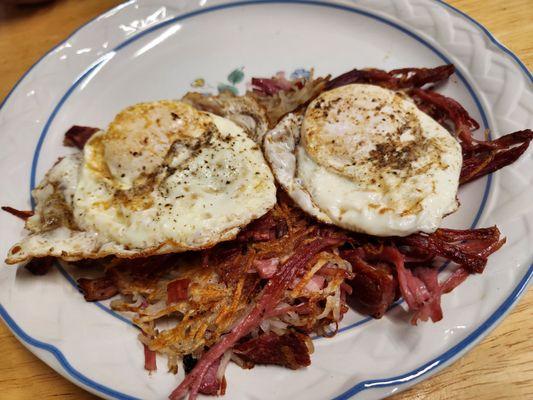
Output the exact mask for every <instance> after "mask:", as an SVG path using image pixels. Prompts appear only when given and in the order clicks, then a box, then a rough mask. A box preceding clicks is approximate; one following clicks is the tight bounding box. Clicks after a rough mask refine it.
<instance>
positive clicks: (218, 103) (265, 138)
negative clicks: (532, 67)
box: [3, 65, 533, 399]
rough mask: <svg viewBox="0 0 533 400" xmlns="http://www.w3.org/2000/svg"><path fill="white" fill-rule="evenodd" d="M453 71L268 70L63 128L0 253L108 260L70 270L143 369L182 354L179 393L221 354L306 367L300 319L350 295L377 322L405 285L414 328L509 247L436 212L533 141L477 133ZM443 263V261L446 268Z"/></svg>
mask: <svg viewBox="0 0 533 400" xmlns="http://www.w3.org/2000/svg"><path fill="white" fill-rule="evenodd" d="M453 72H454V67H453V65H444V66H441V67H437V68H404V69H398V70H393V71H389V72H386V71H382V70H378V69H363V70H358V69H354V70H352V71H349V72H347V73H345V74H343V75H341V76H339V77H337V78H335V79H330V77H329V76H328V77H324V78H313V76H312V75H311V77H309V78H299V79H296V80H292V81H288V80H286V79H285V78H284V76H283V75H280V74H278V75H276V76H274V77H273V78H253V79H252V86H251V87H252V91H249V92H247V93H246V94H245V95H243V96H236V95H234V94H232V93H231V92H222V93H220V94H219V95H204V94H199V93H187V95H185V96H184V97H183V98H182V99H181V100H179V101H178V100H163V101H155V102H150V103H142V104H137V105H134V106H131V107H128V108H127V109H125V110H123V111H122V112H120V113H119V114H118V115H117V116H116V117H115V119H114V120H113V121H112V122H111V124H110V125H109V126H108V127H107V129H105V130H101V129H96V128H90V127H81V126H74V127H72V128H71V129H70V130H69V131H68V132H67V133H66V134H65V139H64V144H65V145H67V146H72V147H77V148H78V149H79V150H80V151H78V152H76V153H74V154H72V155H68V156H65V157H63V158H60V159H59V160H58V161H57V162H56V164H55V165H54V166H53V167H52V168H51V169H50V170H49V171H48V173H47V174H46V176H45V178H44V179H43V181H42V182H41V183H40V184H39V186H38V187H36V188H35V190H34V191H33V198H34V200H35V209H34V210H33V211H19V210H16V209H14V208H11V207H3V209H4V210H5V211H7V212H10V213H12V214H14V215H15V216H17V217H19V218H22V219H24V220H25V221H26V224H25V227H26V229H27V230H28V231H29V234H28V235H27V236H26V237H24V238H23V239H21V240H20V241H19V242H18V243H16V244H15V245H14V246H13V247H12V248H11V249H10V251H9V254H8V255H7V260H6V262H7V263H8V264H17V263H21V262H24V263H26V268H28V269H29V270H30V271H32V272H33V273H35V274H37V275H38V274H44V273H46V272H47V270H48V269H49V268H50V267H51V266H52V264H53V263H54V262H55V261H60V262H70V263H73V264H75V265H76V266H77V267H79V268H80V270H81V271H83V270H84V269H85V270H86V269H97V270H101V271H102V276H101V277H100V278H97V279H85V278H84V279H80V280H79V281H78V284H79V287H80V289H81V291H82V293H83V295H84V296H85V299H86V300H87V301H96V300H103V299H108V298H112V297H113V300H112V301H111V307H112V308H113V309H114V310H116V311H119V312H123V313H125V314H126V315H127V316H129V317H131V319H132V321H133V323H134V324H135V325H136V326H137V327H138V328H139V340H140V341H141V342H142V344H143V345H144V354H145V368H146V369H147V370H148V371H154V370H156V368H157V366H156V357H155V356H156V353H159V354H162V355H165V356H166V359H167V366H166V368H167V369H168V370H169V371H170V372H172V373H177V372H178V369H179V368H183V369H184V371H185V374H186V375H185V378H184V379H183V381H182V382H181V383H180V384H179V386H178V387H177V388H176V389H175V390H174V392H173V393H171V394H170V398H171V399H181V398H183V397H186V396H188V398H189V399H194V398H196V397H197V395H198V394H199V393H201V394H205V395H222V394H224V393H225V391H226V379H225V376H224V372H225V368H226V366H227V365H228V363H229V362H230V361H233V362H234V363H236V364H238V365H239V366H241V367H242V368H253V367H254V365H256V364H275V365H280V366H284V367H287V368H291V369H298V368H302V367H307V366H309V365H310V364H311V359H310V354H311V353H312V352H313V344H312V341H311V340H310V335H312V334H314V335H321V336H327V337H331V336H334V335H335V333H336V332H337V330H338V326H339V323H340V321H341V320H342V318H343V315H344V314H345V313H346V312H347V311H348V310H349V306H348V304H350V306H351V307H354V308H355V309H356V310H357V311H358V312H361V313H363V314H366V315H371V316H373V317H375V318H380V317H382V316H383V315H384V313H385V312H386V311H387V309H388V308H389V307H390V306H391V305H392V304H393V303H394V302H395V301H397V300H398V299H399V298H403V299H404V300H405V302H406V304H407V306H408V308H409V310H410V312H411V314H412V318H411V322H412V324H414V325H416V324H417V322H418V321H427V320H428V319H431V320H432V321H433V322H436V321H439V320H440V319H441V318H442V309H441V306H440V298H441V295H442V294H445V293H448V292H450V291H451V290H453V289H454V288H455V287H457V286H458V285H459V284H460V283H461V282H463V281H464V280H465V279H466V278H467V277H468V275H470V274H473V273H481V272H483V269H484V267H485V265H486V263H487V258H488V257H489V255H490V254H491V253H493V252H494V251H496V250H498V249H499V248H500V247H501V246H502V245H503V244H504V243H505V238H503V237H502V236H501V234H500V232H499V230H498V228H497V227H488V228H482V229H470V230H455V229H442V228H439V226H440V225H441V222H442V219H443V218H444V217H446V215H448V214H450V213H453V212H454V211H455V210H456V209H457V207H459V204H458V201H457V197H456V196H457V190H458V187H459V186H460V185H463V184H465V183H467V182H470V181H472V180H474V179H477V178H479V177H482V176H484V175H486V174H488V173H491V172H493V171H496V170H498V169H500V168H502V167H504V166H506V165H509V164H511V163H512V162H514V161H515V160H516V159H517V158H518V157H520V155H521V154H522V153H523V152H524V151H525V150H526V149H527V147H528V145H529V143H530V141H531V140H532V139H533V133H532V131H531V130H529V129H527V130H523V131H519V132H514V133H511V134H507V135H505V136H501V137H500V138H498V139H495V140H478V139H475V138H474V137H473V136H472V132H473V131H475V130H476V129H478V128H479V125H478V124H477V122H476V121H475V120H474V119H472V118H471V117H470V116H469V115H468V113H467V111H466V110H465V109H464V108H463V107H462V106H461V105H460V104H459V103H458V102H456V101H455V100H453V99H451V98H448V97H446V96H443V95H442V94H439V93H437V92H436V91H435V89H436V85H437V84H438V83H440V82H443V81H446V80H447V79H448V78H449V77H450V75H452V74H453ZM437 260H439V261H442V260H447V261H451V262H452V263H453V265H454V268H455V269H453V272H452V273H451V275H449V277H448V278H447V279H441V280H439V279H438V275H439V266H438V264H437V263H436V261H437ZM180 365H182V367H179V366H180Z"/></svg>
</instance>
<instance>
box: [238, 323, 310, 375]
mask: <svg viewBox="0 0 533 400" xmlns="http://www.w3.org/2000/svg"><path fill="white" fill-rule="evenodd" d="M308 340H310V339H309V337H308V336H307V335H304V334H301V333H298V332H289V333H286V334H284V335H281V336H279V335H277V334H275V333H274V332H269V333H264V334H262V335H260V336H258V337H257V338H253V339H249V340H247V341H244V342H241V343H239V344H237V345H236V346H235V347H234V348H233V353H234V354H236V355H238V356H239V357H240V358H241V359H242V360H244V361H245V362H246V363H247V366H248V367H250V368H252V367H253V366H254V365H255V364H272V365H281V366H282V367H286V368H290V369H298V368H301V367H307V366H309V365H311V357H310V356H309V348H308V347H307V344H306V342H307V341H308Z"/></svg>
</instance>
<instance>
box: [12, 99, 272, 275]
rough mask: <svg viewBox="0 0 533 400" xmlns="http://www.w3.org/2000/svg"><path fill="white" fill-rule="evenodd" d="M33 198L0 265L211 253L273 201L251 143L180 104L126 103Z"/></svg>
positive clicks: (229, 126) (235, 129)
mask: <svg viewBox="0 0 533 400" xmlns="http://www.w3.org/2000/svg"><path fill="white" fill-rule="evenodd" d="M87 132H90V133H92V135H91V136H90V138H89V139H88V140H87V142H86V143H85V145H84V147H83V153H81V152H80V153H76V154H73V155H68V156H65V157H63V158H61V159H60V160H58V161H57V163H56V164H55V165H54V166H53V167H52V168H51V169H50V171H49V172H48V173H47V174H46V176H45V178H44V179H43V181H42V182H41V183H40V184H39V186H38V187H37V188H36V189H35V190H34V191H33V197H34V199H35V204H36V206H35V214H34V215H32V216H31V217H29V218H28V219H27V221H26V228H27V229H28V230H29V231H30V232H31V234H30V235H29V236H27V237H26V238H24V239H23V240H22V241H20V242H19V243H17V244H16V245H14V246H13V247H12V248H11V250H10V251H9V255H8V258H7V263H9V264H13V263H18V262H22V261H25V260H29V259H31V258H33V257H45V256H54V257H60V258H62V259H64V260H71V261H73V260H80V259H84V258H101V257H106V256H110V255H114V256H117V257H128V258H132V257H139V256H148V255H153V254H167V253H176V252H182V251H188V250H197V249H202V248H207V247H211V246H213V245H215V244H217V243H219V242H221V241H226V240H230V239H233V238H235V236H237V234H238V232H239V231H240V229H241V228H242V227H244V226H246V225H247V224H248V223H250V222H251V221H253V220H254V219H257V218H259V217H260V216H262V215H263V214H265V213H266V212H267V211H268V210H269V209H271V208H272V207H273V206H274V204H275V202H276V188H275V185H274V180H273V177H272V173H271V172H270V169H269V167H268V165H267V164H266V162H265V160H264V158H263V155H262V153H261V150H260V148H259V146H258V145H257V144H256V143H255V142H254V141H253V140H251V139H250V138H249V137H248V136H247V134H246V133H245V132H244V131H243V129H241V128H240V127H239V126H237V125H236V124H234V123H233V122H231V121H229V120H228V119H225V118H222V117H219V116H216V115H213V114H208V113H205V112H201V111H198V110H196V109H195V108H193V107H191V106H189V105H187V104H185V103H183V102H179V101H158V102H152V103H142V104H137V105H134V106H131V107H129V108H127V109H125V110H124V111H122V112H120V113H119V114H118V115H117V116H116V117H115V119H114V120H113V122H111V124H110V125H109V127H108V128H107V130H106V131H96V132H95V131H94V130H93V131H92V132H91V131H90V130H89V131H88V130H87V129H86V130H85V131H84V132H83V131H79V132H78V133H77V134H76V132H71V134H70V135H67V137H66V140H67V142H68V143H70V142H72V143H74V144H76V143H77V142H76V141H75V140H74V139H77V140H78V142H79V138H80V137H83V136H84V135H85V136H87Z"/></svg>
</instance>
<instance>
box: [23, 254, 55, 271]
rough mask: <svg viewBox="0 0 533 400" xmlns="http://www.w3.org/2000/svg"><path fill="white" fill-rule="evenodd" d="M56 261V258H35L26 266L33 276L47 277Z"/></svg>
mask: <svg viewBox="0 0 533 400" xmlns="http://www.w3.org/2000/svg"><path fill="white" fill-rule="evenodd" d="M54 261H55V257H41V258H34V259H32V260H31V261H30V262H29V263H28V264H26V265H25V268H26V269H27V270H28V271H30V272H31V273H32V274H33V275H46V274H47V273H48V271H50V269H51V268H52V265H53V264H54Z"/></svg>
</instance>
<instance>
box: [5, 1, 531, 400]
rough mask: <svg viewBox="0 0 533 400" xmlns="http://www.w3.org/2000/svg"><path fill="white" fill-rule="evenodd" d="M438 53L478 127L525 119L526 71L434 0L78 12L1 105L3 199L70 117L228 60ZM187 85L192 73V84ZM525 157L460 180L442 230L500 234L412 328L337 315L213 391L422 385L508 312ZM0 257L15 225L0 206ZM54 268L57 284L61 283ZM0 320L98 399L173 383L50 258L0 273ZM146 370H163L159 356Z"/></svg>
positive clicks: (203, 4)
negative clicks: (279, 360) (37, 273)
mask: <svg viewBox="0 0 533 400" xmlns="http://www.w3.org/2000/svg"><path fill="white" fill-rule="evenodd" d="M448 62H453V63H454V64H455V65H456V66H457V70H458V72H457V74H456V75H455V77H453V78H452V79H451V81H450V82H449V83H448V84H447V85H446V86H445V87H444V88H443V91H444V92H445V93H447V94H449V95H451V96H452V97H454V98H456V99H457V100H459V101H460V102H461V103H462V104H463V105H465V106H466V108H467V109H468V110H469V111H470V112H471V114H472V115H473V116H474V117H475V118H476V119H477V120H478V121H480V123H481V125H482V127H483V128H489V129H490V130H491V132H492V135H493V136H499V135H501V134H503V133H507V132H511V131H514V130H518V129H523V128H526V127H531V126H532V125H533V123H532V122H533V121H532V115H533V112H532V108H531V107H532V105H533V91H532V77H531V75H530V74H529V72H528V71H527V68H526V67H525V66H524V65H523V64H522V63H521V62H520V61H519V60H518V59H517V58H516V57H515V56H514V55H513V54H512V53H510V52H509V50H507V49H505V48H504V47H503V46H502V45H500V44H499V43H498V42H497V41H496V40H495V39H494V38H493V37H492V36H491V35H490V34H489V33H488V32H487V31H486V30H485V29H484V28H483V27H481V26H480V25H479V24H477V23H476V22H475V21H473V20H471V19H470V18H469V17H468V16H466V15H463V14H461V13H460V12H459V11H457V10H455V9H453V8H451V7H450V6H447V5H446V4H444V3H441V2H437V1H427V0H425V1H422V0H412V1H407V0H405V1H398V0H390V1H386V0H383V1H335V2H333V1H328V2H324V1H291V2H285V3H284V4H281V3H280V2H277V1H258V2H251V1H239V2H238V1H228V0H225V1H217V0H209V1H206V0H201V1H198V0H197V1H180V2H176V1H171V0H167V1H164V0H154V1H129V2H127V3H124V4H123V5H120V6H118V7H116V8H114V9H113V10H111V11H109V12H107V13H105V14H103V15H101V16H100V17H98V18H96V19H95V20H93V21H91V22H90V23H88V24H87V25H85V26H84V27H82V28H81V29H79V30H78V31H77V32H75V33H74V34H73V35H72V36H70V37H69V38H68V39H67V40H66V41H65V42H63V43H62V44H60V45H59V46H57V47H56V48H54V49H53V50H51V51H50V52H49V53H48V54H47V55H46V56H45V57H43V59H41V60H40V61H39V62H38V63H37V64H36V65H35V66H34V67H33V68H32V69H31V70H30V71H28V73H27V74H26V75H25V76H24V77H23V78H22V80H21V81H20V82H19V83H18V84H17V85H16V87H15V88H14V89H13V91H12V92H11V93H10V95H9V96H8V98H7V99H6V101H5V103H4V104H2V108H1V111H0V130H1V132H2V135H1V136H0V165H1V168H2V175H1V180H2V188H3V197H2V200H1V203H2V205H4V204H5V205H12V206H16V207H18V208H27V207H29V206H30V198H29V188H30V186H33V185H34V184H35V182H37V181H38V180H39V179H40V178H41V177H42V176H43V174H44V172H45V171H46V170H47V169H48V168H49V167H50V166H51V165H52V164H53V162H54V161H55V159H56V158H57V157H58V156H60V155H62V154H65V153H66V152H68V151H69V150H68V149H66V148H64V147H62V145H61V141H62V137H63V133H64V132H65V130H66V129H67V128H69V127H70V126H71V125H72V124H80V125H84V124H85V125H91V126H101V127H105V126H106V124H107V123H108V122H109V121H110V120H111V118H112V117H113V116H114V115H115V113H116V112H118V111H119V110H120V109H122V108H123V107H125V106H127V105H130V104H132V103H135V102H139V101H146V100H152V99H162V98H177V97H180V96H181V95H183V94H184V93H185V92H186V91H188V90H191V83H193V81H195V80H196V79H198V78H202V79H204V80H205V82H206V85H205V86H204V87H202V88H200V90H205V91H209V90H211V91H216V87H217V85H218V84H228V83H229V82H228V74H229V73H230V72H231V71H232V70H234V69H236V68H242V69H243V72H244V74H245V79H244V81H242V82H240V83H238V84H237V88H238V89H239V90H240V91H241V92H242V91H243V90H244V89H245V83H244V82H246V81H248V80H249V79H250V77H251V76H254V75H255V76H258V75H259V76H261V75H262V76H270V75H272V74H273V73H275V72H276V71H279V70H284V71H287V72H288V73H290V72H292V71H294V70H296V69H298V68H305V69H309V68H310V67H314V68H315V70H316V73H317V74H318V75H322V74H328V73H331V74H332V75H336V74H338V73H341V72H344V71H347V70H349V69H351V68H353V67H367V66H372V67H378V68H382V69H391V68H398V67H403V66H436V65H439V64H443V63H448ZM198 82H199V81H197V82H196V83H198ZM532 161H533V160H532V151H531V149H530V150H529V152H528V153H527V154H526V155H524V156H523V157H522V158H521V159H520V160H519V161H518V162H516V163H515V164H513V165H512V167H508V168H506V169H504V170H502V171H499V172H498V173H496V174H495V175H494V176H492V177H488V178H485V179H481V180H479V181H476V182H475V183H472V184H469V185H467V186H465V187H464V188H462V189H461V191H460V200H461V203H462V206H461V208H460V210H459V212H457V213H456V214H454V215H452V216H450V217H449V218H447V219H446V225H447V226H451V227H458V228H465V227H469V226H490V225H493V224H497V225H498V227H499V228H500V229H501V230H502V232H503V233H504V234H505V235H506V236H507V239H508V242H507V244H506V245H505V246H504V247H503V248H502V249H501V250H500V251H498V252H497V253H496V254H494V255H493V256H491V258H490V261H489V264H488V266H487V268H486V270H485V273H484V274H483V275H481V276H472V277H470V278H469V279H468V280H467V281H466V283H464V284H463V285H461V286H460V287H459V288H458V289H457V290H455V291H454V292H453V293H452V294H450V295H446V296H445V297H444V298H443V309H444V314H445V317H444V319H443V320H442V321H440V322H439V323H436V324H431V323H425V324H421V325H420V326H418V327H412V326H410V325H409V324H408V323H407V320H408V319H407V315H406V313H405V312H404V309H403V305H400V306H397V307H395V308H393V309H392V310H391V311H390V312H389V313H388V314H387V315H386V316H385V317H384V318H383V319H381V320H377V321H375V320H369V319H367V318H363V317H361V316H359V315H357V314H355V313H353V312H350V313H349V314H348V315H347V317H346V318H345V320H344V321H343V327H342V330H341V332H340V333H339V334H338V335H337V336H336V337H335V338H334V339H330V340H328V339H317V340H315V346H316V351H315V354H314V355H313V358H312V359H313V364H312V366H311V367H309V368H307V369H305V370H300V371H296V372H294V371H289V370H286V369H282V368H276V367H256V368H255V369H253V370H252V371H245V370H241V369H239V368H238V367H236V366H230V368H229V369H228V372H227V375H226V376H227V379H228V384H229V386H228V391H227V395H226V396H227V398H231V399H267V398H268V399H272V398H276V399H306V400H307V399H326V398H339V399H340V398H343V399H344V398H349V397H351V396H355V397H356V398H361V399H371V398H380V397H383V396H386V395H388V394H390V393H393V392H396V391H399V390H403V389H405V388H406V387H408V386H409V385H412V384H414V383H415V382H418V381H419V380H421V379H425V378H427V377H428V376H430V375H431V374H433V373H435V371H437V370H439V369H440V368H442V367H443V366H445V365H447V364H449V363H450V362H452V361H453V360H454V359H456V358H457V357H459V356H460V355H462V354H463V353H464V352H465V351H466V350H468V349H469V348H471V347H472V346H473V345H474V344H475V343H477V342H478V341H479V340H481V338H482V337H483V336H484V335H486V334H487V332H488V331H489V330H490V329H491V328H493V327H494V325H495V324H496V323H497V322H498V321H499V320H500V319H501V318H502V317H503V316H504V315H505V314H506V313H507V312H508V311H509V309H510V307H511V306H512V305H513V304H514V303H515V302H516V300H517V299H518V297H519V296H520V294H521V293H522V292H523V291H524V290H525V288H526V286H527V282H528V280H529V278H530V277H531V275H532V274H533V267H532V266H531V261H532V252H531V249H530V247H531V243H532V242H533V229H532V223H533V208H532V207H533V203H532V202H531V199H532V198H533V179H532V178H533V177H532V174H531V170H532V168H533V162H532ZM0 222H1V225H0V238H1V241H0V243H1V245H0V246H1V247H0V252H1V253H2V254H6V253H7V250H8V247H9V245H10V244H12V243H14V242H15V241H16V240H17V238H18V237H19V236H20V235H21V234H22V224H21V222H20V221H18V220H16V219H15V218H13V217H11V216H9V215H6V214H5V213H2V214H1V215H0ZM65 278H67V279H65ZM0 302H1V305H0V315H1V316H2V317H3V319H4V320H5V321H6V323H7V324H8V326H9V327H10V328H11V330H12V331H13V332H14V333H15V335H17V337H18V338H19V339H20V340H21V341H22V342H23V343H24V344H25V345H26V346H27V347H28V348H29V349H30V350H31V351H32V352H34V353H35V354H36V355H37V356H38V357H40V358H41V359H42V360H44V361H45V362H46V363H47V364H48V365H50V366H51V367H52V368H54V369H55V370H56V371H58V372H59V373H60V374H62V375H63V376H65V377H66V378H68V379H70V380H71V381H73V382H74V383H76V384H78V385H80V386H82V387H83V388H85V389H87V390H89V391H91V392H93V393H95V394H97V395H99V396H102V397H105V398H124V399H126V398H143V399H152V398H154V399H163V398H166V396H167V395H168V394H169V393H170V391H171V390H172V389H173V388H174V387H175V386H176V385H177V384H178V382H179V381H180V379H181V375H180V376H178V377H175V376H173V375H171V374H168V373H166V372H165V371H164V368H160V370H159V371H158V372H157V373H155V374H153V375H151V376H149V375H148V374H147V373H145V371H144V370H143V352H142V347H141V345H140V344H139V342H138V341H137V339H136V335H137V331H136V330H135V329H134V328H133V327H132V326H131V325H130V324H129V323H128V322H127V320H125V319H124V318H122V319H121V318H117V316H116V315H114V313H112V312H111V311H109V310H108V309H107V308H106V307H107V306H106V304H107V303H105V302H104V303H96V304H94V303H93V304H90V303H86V302H85V301H84V300H83V298H82V296H81V295H80V294H79V293H78V291H77V289H76V288H75V285H74V282H73V280H72V278H70V276H69V275H68V274H67V272H66V271H64V270H62V269H60V268H58V269H56V270H54V271H53V272H52V273H50V274H48V275H46V276H45V277H39V278H38V277H33V276H30V275H29V274H28V273H27V272H26V271H25V270H24V269H22V268H18V269H17V268H15V267H11V268H9V267H5V268H2V269H1V271H0ZM159 365H165V364H164V362H163V360H160V362H159Z"/></svg>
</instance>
